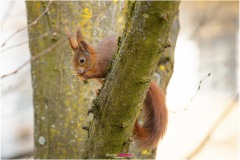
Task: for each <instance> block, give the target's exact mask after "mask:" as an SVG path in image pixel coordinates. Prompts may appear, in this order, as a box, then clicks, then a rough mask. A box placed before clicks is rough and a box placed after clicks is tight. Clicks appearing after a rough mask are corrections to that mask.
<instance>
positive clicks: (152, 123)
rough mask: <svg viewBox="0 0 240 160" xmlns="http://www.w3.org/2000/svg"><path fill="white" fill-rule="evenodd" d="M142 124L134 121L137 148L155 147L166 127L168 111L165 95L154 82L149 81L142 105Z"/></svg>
mask: <svg viewBox="0 0 240 160" xmlns="http://www.w3.org/2000/svg"><path fill="white" fill-rule="evenodd" d="M143 111H144V116H143V125H142V126H139V124H138V122H137V121H136V123H135V127H134V132H135V134H136V139H137V144H138V146H139V148H142V149H144V148H145V149H146V148H155V147H157V144H158V141H159V140H160V139H161V138H162V137H163V135H164V134H165V132H166V129H167V123H168V111H167V108H166V103H165V96H164V94H163V93H162V91H161V90H160V88H159V87H158V86H157V84H156V83H154V82H151V84H150V87H149V90H148V93H147V96H146V99H145V101H144V106H143Z"/></svg>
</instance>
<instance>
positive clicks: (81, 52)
mask: <svg viewBox="0 0 240 160" xmlns="http://www.w3.org/2000/svg"><path fill="white" fill-rule="evenodd" d="M66 32H67V36H68V39H69V42H70V45H71V47H72V49H73V51H74V55H73V66H74V68H75V70H76V71H77V73H78V74H80V75H84V73H86V71H88V70H90V69H92V68H93V66H94V62H93V59H94V56H95V55H94V50H93V49H92V48H91V47H90V46H89V45H88V44H87V42H86V41H85V40H84V38H83V36H82V33H81V31H80V29H79V28H78V30H77V35H76V37H77V39H76V38H75V37H73V36H72V35H71V33H70V32H69V30H68V28H67V27H66Z"/></svg>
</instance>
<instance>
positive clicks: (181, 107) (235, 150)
mask: <svg viewBox="0 0 240 160" xmlns="http://www.w3.org/2000/svg"><path fill="white" fill-rule="evenodd" d="M179 20H180V32H179V36H178V41H177V45H176V50H175V66H174V73H173V76H172V79H171V81H170V83H169V86H168V89H167V104H168V109H169V126H168V131H167V134H166V136H165V137H164V139H163V140H162V141H161V143H160V145H159V148H158V152H157V157H158V159H204V160H208V159H209V160H212V159H217V160H219V159H226V160H235V159H239V106H238V100H239V98H238V97H239V95H238V94H239V54H238V53H239V50H238V48H239V2H237V1H235V2H217V1H215V2H206V1H199V2H181V5H180V14H179ZM26 25H27V17H26V8H25V2H23V1H1V44H2V43H3V42H4V41H5V40H6V39H7V38H8V37H9V36H10V35H11V34H13V33H14V32H16V31H17V30H18V29H21V28H23V27H25V26H26ZM27 41H28V35H27V30H24V31H22V32H19V33H18V34H16V36H14V37H13V38H12V39H11V40H10V41H9V42H8V43H7V44H6V46H4V47H2V48H1V69H0V75H1V76H2V75H3V74H6V73H9V72H12V71H14V70H15V69H16V68H17V67H19V66H20V65H21V64H23V63H24V62H25V61H27V60H28V59H29V58H30V52H29V48H28V42H27ZM17 44H18V45H17ZM15 45H16V46H15ZM11 47H12V48H11ZM209 73H210V74H211V75H210V76H208V75H209ZM199 87H200V89H199ZM32 105H33V104H32V87H31V75H30V65H28V66H27V67H25V68H23V69H22V70H20V71H19V72H18V73H16V74H14V75H11V76H9V77H6V78H4V79H2V80H1V122H2V123H1V157H2V158H19V157H24V156H26V155H29V154H31V153H32V152H33V106H32Z"/></svg>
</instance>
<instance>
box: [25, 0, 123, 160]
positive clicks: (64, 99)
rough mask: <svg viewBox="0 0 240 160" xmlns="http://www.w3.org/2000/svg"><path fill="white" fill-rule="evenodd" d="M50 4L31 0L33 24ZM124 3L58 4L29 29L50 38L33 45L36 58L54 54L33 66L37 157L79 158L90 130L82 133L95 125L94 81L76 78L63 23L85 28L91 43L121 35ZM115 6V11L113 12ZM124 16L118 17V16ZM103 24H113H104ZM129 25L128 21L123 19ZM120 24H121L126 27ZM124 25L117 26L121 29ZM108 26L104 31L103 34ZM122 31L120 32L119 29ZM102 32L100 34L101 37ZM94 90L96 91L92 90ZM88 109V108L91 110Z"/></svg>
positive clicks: (72, 27) (33, 32) (62, 2)
mask: <svg viewBox="0 0 240 160" xmlns="http://www.w3.org/2000/svg"><path fill="white" fill-rule="evenodd" d="M48 3H49V2H48V1H46V2H44V1H27V2H26V7H27V16H28V24H30V23H31V22H33V21H34V20H35V19H36V18H37V17H38V16H39V15H40V14H41V13H42V12H43V11H44V10H45V8H46V6H47V4H48ZM121 6H122V3H113V2H98V3H97V2H64V1H53V2H52V3H51V4H50V7H49V11H48V12H47V14H45V15H44V16H43V17H42V18H41V19H39V21H38V22H37V24H36V25H34V26H32V27H30V28H29V37H30V38H33V37H38V36H39V35H42V34H44V33H48V34H49V36H48V37H46V38H44V39H40V40H39V41H37V42H31V43H30V45H29V47H30V51H31V54H32V56H36V55H37V54H38V53H40V52H42V51H44V50H46V49H47V48H51V47H53V46H55V45H58V46H57V47H55V48H51V51H50V52H49V53H48V54H47V55H44V56H42V57H41V58H39V59H38V60H36V61H33V62H32V63H31V72H32V86H33V96H34V100H33V104H34V143H35V144H34V146H35V149H34V158H36V159H38V158H41V159H71V158H73V159H80V158H81V155H82V153H83V146H84V145H85V141H86V138H87V136H88V135H87V132H86V131H85V130H83V129H82V127H83V126H87V122H88V121H90V119H89V117H88V116H87V110H88V109H89V108H88V107H90V106H91V104H90V102H91V101H92V100H93V97H94V96H95V94H94V93H95V89H96V88H95V89H94V87H92V85H93V82H90V85H89V84H82V83H80V82H79V80H78V78H76V77H75V76H74V75H73V74H74V71H73V68H72V66H71V61H72V56H71V54H72V50H71V49H70V47H69V44H68V40H67V39H66V40H63V38H66V36H65V31H64V25H63V24H64V23H66V22H67V23H68V25H69V28H70V29H71V30H73V31H74V32H75V31H76V28H77V26H78V25H80V26H81V27H82V28H83V29H82V31H83V32H84V35H86V37H87V38H88V40H89V42H95V41H97V40H98V38H99V37H100V38H101V35H106V33H108V34H109V33H115V32H116V30H117V29H116V25H117V24H116V22H115V19H116V17H117V18H121V17H120V16H121V10H122V9H121ZM109 8H115V10H111V11H110V10H108V9H109ZM116 13H119V15H115V14H116ZM99 21H100V22H106V23H109V21H110V22H111V21H112V22H113V23H109V24H108V25H107V26H106V23H105V24H100V23H99ZM122 22H124V21H122ZM122 22H121V23H122ZM121 23H118V25H119V26H121ZM101 26H104V27H105V28H104V31H101V29H99V28H101ZM118 31H119V30H118ZM100 32H101V34H99V33H100ZM90 86H91V87H90ZM87 106H88V107H87Z"/></svg>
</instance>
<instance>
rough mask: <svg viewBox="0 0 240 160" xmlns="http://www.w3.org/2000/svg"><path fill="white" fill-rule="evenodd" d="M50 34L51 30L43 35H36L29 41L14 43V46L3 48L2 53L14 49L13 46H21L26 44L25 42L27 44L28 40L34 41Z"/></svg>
mask: <svg viewBox="0 0 240 160" xmlns="http://www.w3.org/2000/svg"><path fill="white" fill-rule="evenodd" d="M48 35H49V32H46V33H44V34H42V35H40V36H37V37H34V38H32V39H30V40H28V41H25V42H21V43H18V44H15V45H12V46H10V47H8V48H5V49H3V50H2V51H1V53H3V52H5V51H7V50H10V49H13V48H15V47H19V46H21V45H24V44H26V43H28V42H34V41H36V40H39V39H41V38H44V37H47V36H48Z"/></svg>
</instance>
